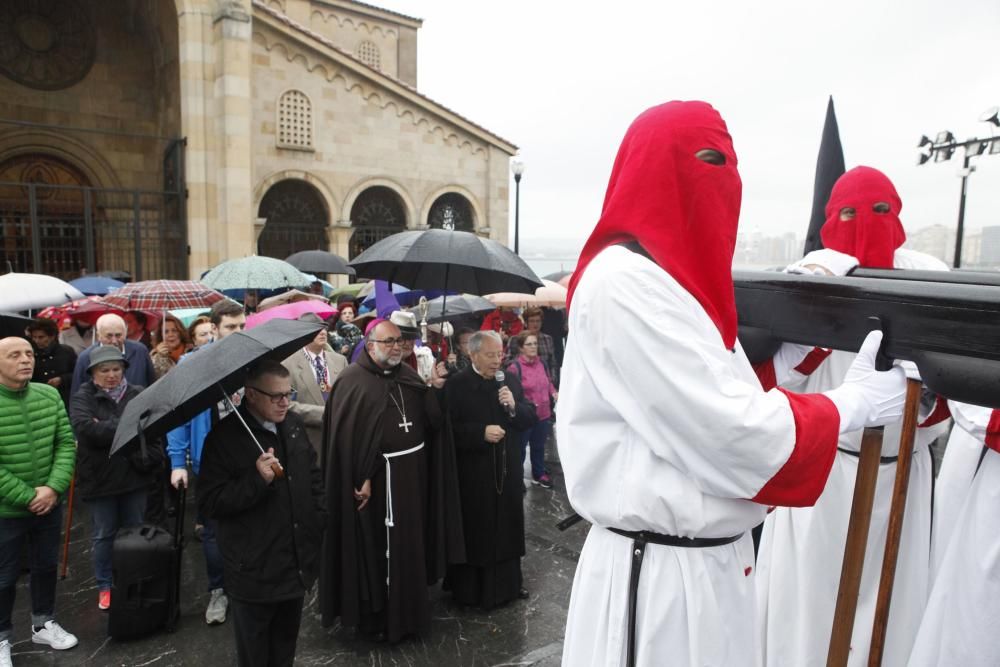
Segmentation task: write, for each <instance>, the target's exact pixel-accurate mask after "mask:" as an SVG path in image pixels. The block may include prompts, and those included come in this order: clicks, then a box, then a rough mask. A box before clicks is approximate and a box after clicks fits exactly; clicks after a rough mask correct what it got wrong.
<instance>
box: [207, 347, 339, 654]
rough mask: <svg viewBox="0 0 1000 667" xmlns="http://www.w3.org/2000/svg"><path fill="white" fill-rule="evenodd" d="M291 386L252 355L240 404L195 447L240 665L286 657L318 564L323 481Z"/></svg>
mask: <svg viewBox="0 0 1000 667" xmlns="http://www.w3.org/2000/svg"><path fill="white" fill-rule="evenodd" d="M291 396H292V386H291V381H290V379H289V374H288V370H287V369H286V368H285V367H284V366H282V365H281V364H280V363H278V362H276V361H261V362H259V363H257V364H256V365H255V366H254V367H253V368H251V369H250V371H249V373H248V374H247V378H246V394H245V396H244V399H243V403H242V405H240V407H239V410H238V411H237V413H238V414H237V413H234V414H230V415H229V416H228V417H226V418H225V419H223V420H222V421H220V422H219V423H218V424H216V425H215V426H214V427H213V428H212V430H211V432H210V433H209V434H208V438H206V440H205V447H204V451H203V452H202V456H201V471H200V475H199V478H198V507H199V509H200V510H201V511H202V512H203V513H204V514H205V515H206V516H208V517H209V518H212V519H215V520H216V521H217V522H218V524H217V525H218V532H217V539H218V544H219V549H220V550H221V552H222V558H223V563H224V572H225V579H226V593H227V594H228V595H229V599H230V603H229V611H230V616H231V618H232V619H233V625H234V632H235V635H236V654H237V658H238V663H239V665H241V667H248V666H258V665H260V666H267V667H279V666H280V667H284V666H286V665H287V666H290V665H292V663H293V662H294V660H295V644H296V639H297V637H298V632H299V623H300V621H301V618H302V603H303V599H304V597H305V594H306V592H307V591H308V590H309V589H310V588H311V587H312V584H313V581H315V579H316V575H317V571H318V567H319V550H320V546H321V543H322V537H323V526H324V523H325V506H324V498H323V487H322V481H321V477H320V471H319V467H318V466H317V463H316V452H315V450H314V449H313V447H312V445H311V444H310V443H309V438H308V436H307V435H306V431H305V426H304V425H303V423H302V420H301V419H299V418H298V417H297V416H296V415H294V414H291V413H289V412H288V406H289V402H290V399H291ZM241 418H242V419H241ZM243 422H245V423H246V425H244V423H243ZM248 429H249V432H248ZM251 433H252V435H251ZM258 443H259V444H260V447H261V448H263V450H264V452H265V453H263V454H261V453H260V452H261V450H260V449H258Z"/></svg>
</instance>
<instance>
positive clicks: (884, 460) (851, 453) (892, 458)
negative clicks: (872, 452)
mask: <svg viewBox="0 0 1000 667" xmlns="http://www.w3.org/2000/svg"><path fill="white" fill-rule="evenodd" d="M837 451H838V452H844V453H845V454H847V455H848V456H853V457H854V458H858V457H859V456H861V452H856V451H854V450H853V449H844V448H843V447H837ZM898 460H899V457H898V456H882V457H880V458H879V463H895V462H896V461H898Z"/></svg>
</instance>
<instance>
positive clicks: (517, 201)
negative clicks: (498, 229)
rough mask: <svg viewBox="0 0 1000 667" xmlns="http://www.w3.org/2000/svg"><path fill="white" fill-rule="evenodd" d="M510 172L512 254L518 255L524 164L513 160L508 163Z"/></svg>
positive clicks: (519, 248)
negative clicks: (512, 180)
mask: <svg viewBox="0 0 1000 667" xmlns="http://www.w3.org/2000/svg"><path fill="white" fill-rule="evenodd" d="M510 171H511V173H512V174H514V254H515V255H520V254H521V253H520V250H521V243H520V232H521V230H520V224H521V174H523V173H524V162H522V161H521V160H519V159H518V158H514V159H513V160H511V161H510Z"/></svg>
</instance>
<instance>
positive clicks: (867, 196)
mask: <svg viewBox="0 0 1000 667" xmlns="http://www.w3.org/2000/svg"><path fill="white" fill-rule="evenodd" d="M880 203H885V204H888V205H889V210H888V211H887V212H882V213H880V212H878V211H876V210H875V206H876V205H877V204H880ZM844 208H853V209H854V219H853V220H841V219H840V211H841V210H842V209H844ZM902 208H903V203H902V201H900V199H899V195H898V194H896V188H894V187H893V185H892V181H890V180H889V177H888V176H886V175H885V174H883V173H882V172H881V171H879V170H878V169H872V168H871V167H855V168H854V169H851V170H850V171H849V172H847V173H846V174H844V175H843V176H841V177H840V178H839V179H838V180H837V182H836V184H834V186H833V191H832V192H830V201H829V202H827V204H826V222H825V223H823V228H822V229H821V230H820V238H821V239H823V245H824V246H826V247H827V248H830V249H831V250H836V251H838V252H843V253H847V254H848V255H852V256H854V257H857V259H858V262H859V263H860V264H861V266H865V267H868V268H872V269H891V268H892V267H893V257H894V255H895V254H896V248H899V247H900V246H901V245H903V242H904V241H906V232H904V231H903V225H902V223H900V222H899V212H900V211H901V210H902Z"/></svg>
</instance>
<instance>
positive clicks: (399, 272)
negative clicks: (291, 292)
mask: <svg viewBox="0 0 1000 667" xmlns="http://www.w3.org/2000/svg"><path fill="white" fill-rule="evenodd" d="M350 264H351V266H353V267H354V268H355V269H356V270H357V272H358V276H360V277H362V278H377V279H381V280H386V281H388V282H390V283H396V284H398V285H405V286H407V287H410V288H412V289H439V290H446V291H449V292H468V293H469V294H493V293H494V292H534V291H535V290H536V289H537V288H539V287H541V286H542V281H541V280H539V279H538V276H536V275H535V272H534V271H532V270H531V268H530V267H528V265H527V264H525V262H524V260H523V259H521V258H520V257H518V256H517V255H515V254H514V253H513V252H511V250H510V249H509V248H507V247H506V246H504V245H501V244H500V243H497V242H496V241H491V240H490V239H484V238H481V237H479V236H476V235H475V234H472V233H470V232H459V231H449V230H446V229H428V230H426V231H411V232H400V233H398V234H393V235H392V236H388V237H386V238H384V239H382V240H381V241H379V242H378V243H376V244H375V245H373V246H372V247H370V248H368V249H367V250H365V251H364V252H363V253H361V254H360V255H358V256H357V257H355V258H354V259H353V260H351V263H350Z"/></svg>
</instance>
